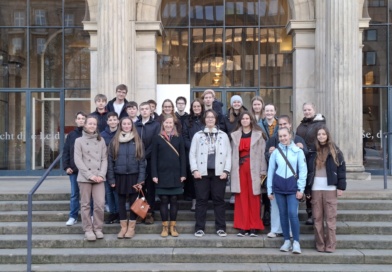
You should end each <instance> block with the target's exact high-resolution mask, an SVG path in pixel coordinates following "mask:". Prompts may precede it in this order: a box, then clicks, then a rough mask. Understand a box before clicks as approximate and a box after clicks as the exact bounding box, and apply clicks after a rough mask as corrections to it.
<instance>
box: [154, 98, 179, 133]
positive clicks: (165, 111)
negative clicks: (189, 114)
mask: <svg viewBox="0 0 392 272" xmlns="http://www.w3.org/2000/svg"><path fill="white" fill-rule="evenodd" d="M165 115H171V116H173V121H174V125H175V126H176V130H177V132H178V133H179V134H180V135H181V132H182V124H181V120H180V119H178V118H177V116H176V114H175V112H174V103H173V101H171V100H170V99H165V100H163V103H162V113H161V115H159V117H158V122H159V124H160V125H162V123H163V120H164V116H165Z"/></svg>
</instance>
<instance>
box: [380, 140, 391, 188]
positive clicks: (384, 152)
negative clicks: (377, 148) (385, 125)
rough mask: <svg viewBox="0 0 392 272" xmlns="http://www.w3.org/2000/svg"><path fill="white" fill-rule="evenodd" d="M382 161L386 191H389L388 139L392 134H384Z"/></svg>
mask: <svg viewBox="0 0 392 272" xmlns="http://www.w3.org/2000/svg"><path fill="white" fill-rule="evenodd" d="M382 135H383V136H384V137H383V138H382V160H383V162H384V189H387V187H388V184H387V138H388V135H392V132H384V133H383V134H382Z"/></svg>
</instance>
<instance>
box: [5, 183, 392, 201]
mask: <svg viewBox="0 0 392 272" xmlns="http://www.w3.org/2000/svg"><path fill="white" fill-rule="evenodd" d="M67 182H68V183H66V187H63V188H61V190H57V191H53V189H50V188H47V190H50V191H51V192H50V193H45V192H41V191H40V190H42V191H45V189H46V187H45V183H44V184H43V185H42V186H41V187H40V189H39V190H38V191H37V193H35V194H34V196H33V200H36V201H40V200H43V201H44V200H69V198H70V192H69V191H68V190H70V189H69V188H70V187H69V181H67ZM32 186H33V185H32ZM32 186H31V188H32ZM370 186H371V185H370ZM67 188H68V189H67ZM24 191H29V189H26V190H24ZM53 192H54V193H53ZM225 196H226V198H227V199H229V198H230V196H231V193H230V188H229V187H227V188H226V195H225ZM391 199H392V190H390V189H387V190H382V188H380V189H379V190H363V191H357V190H355V191H350V188H348V189H347V191H345V192H344V194H343V196H342V197H339V200H391ZM0 201H27V193H14V192H9V193H1V194H0Z"/></svg>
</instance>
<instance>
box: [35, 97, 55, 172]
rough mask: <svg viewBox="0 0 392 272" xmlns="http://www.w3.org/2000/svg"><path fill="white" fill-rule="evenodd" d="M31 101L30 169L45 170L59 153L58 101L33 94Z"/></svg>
mask: <svg viewBox="0 0 392 272" xmlns="http://www.w3.org/2000/svg"><path fill="white" fill-rule="evenodd" d="M31 101H32V104H31V114H30V116H31V168H32V170H40V169H47V168H48V167H49V166H50V164H51V163H52V162H53V161H54V160H55V159H56V157H57V156H58V154H59V153H60V150H59V149H60V127H61V126H60V112H61V111H60V99H59V98H58V94H56V93H42V92H39V93H37V92H33V93H32V95H31ZM58 167H59V166H57V168H58Z"/></svg>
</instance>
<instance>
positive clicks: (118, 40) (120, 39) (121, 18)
mask: <svg viewBox="0 0 392 272" xmlns="http://www.w3.org/2000/svg"><path fill="white" fill-rule="evenodd" d="M135 18H136V3H135V1H134V0H110V1H107V0H98V6H97V32H98V36H97V58H96V63H95V61H94V60H93V59H92V60H91V66H92V69H95V71H94V73H95V74H96V75H97V78H96V91H97V93H103V94H106V96H107V97H108V99H109V100H110V99H112V98H114V97H115V88H116V86H117V85H119V84H125V85H127V86H128V95H127V99H128V100H134V99H135V76H134V75H135V67H136V65H135V41H134V39H133V37H134V34H133V33H134V32H135ZM93 86H94V84H93V83H92V87H93ZM91 95H92V97H93V93H92V94H91Z"/></svg>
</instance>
